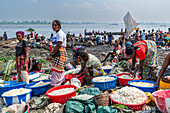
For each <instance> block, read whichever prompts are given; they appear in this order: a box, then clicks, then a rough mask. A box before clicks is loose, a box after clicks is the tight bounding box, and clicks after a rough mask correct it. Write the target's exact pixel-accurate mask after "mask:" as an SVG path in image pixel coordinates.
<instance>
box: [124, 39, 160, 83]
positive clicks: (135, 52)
mask: <svg viewBox="0 0 170 113" xmlns="http://www.w3.org/2000/svg"><path fill="white" fill-rule="evenodd" d="M126 54H127V55H128V56H130V57H131V58H132V67H131V72H130V74H131V75H133V76H134V75H136V72H137V71H138V70H139V69H140V72H141V75H142V77H143V79H145V80H146V79H151V72H152V71H153V69H154V68H155V67H157V65H158V63H157V62H158V60H157V47H156V44H155V42H154V41H151V40H142V41H138V42H137V43H135V44H133V45H132V46H128V47H127V48H126ZM136 58H139V59H140V64H139V65H138V66H137V68H136V69H135V70H134V71H132V70H133V69H134V66H135V63H136Z"/></svg>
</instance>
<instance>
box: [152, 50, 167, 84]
mask: <svg viewBox="0 0 170 113" xmlns="http://www.w3.org/2000/svg"><path fill="white" fill-rule="evenodd" d="M169 64H170V53H169V54H168V55H167V56H166V58H165V60H164V63H163V65H162V68H161V70H160V71H159V74H158V78H157V81H156V82H155V85H158V86H159V83H160V80H161V79H162V80H163V81H164V82H169V83H170V66H169Z"/></svg>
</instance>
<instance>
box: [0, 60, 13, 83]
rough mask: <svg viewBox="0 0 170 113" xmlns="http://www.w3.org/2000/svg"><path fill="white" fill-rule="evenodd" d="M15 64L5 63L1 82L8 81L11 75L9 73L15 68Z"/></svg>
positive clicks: (11, 61) (11, 62)
mask: <svg viewBox="0 0 170 113" xmlns="http://www.w3.org/2000/svg"><path fill="white" fill-rule="evenodd" d="M15 64H16V61H14V60H9V61H8V62H7V63H6V66H5V71H4V76H3V78H2V79H3V80H5V81H8V80H9V75H10V74H11V71H12V69H13V67H14V66H15Z"/></svg>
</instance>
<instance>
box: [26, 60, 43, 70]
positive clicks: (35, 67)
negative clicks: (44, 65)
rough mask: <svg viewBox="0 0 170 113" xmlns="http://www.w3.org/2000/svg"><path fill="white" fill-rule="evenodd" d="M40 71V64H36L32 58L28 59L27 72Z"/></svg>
mask: <svg viewBox="0 0 170 113" xmlns="http://www.w3.org/2000/svg"><path fill="white" fill-rule="evenodd" d="M40 70H41V62H38V61H37V60H36V59H34V58H29V63H28V72H33V71H40Z"/></svg>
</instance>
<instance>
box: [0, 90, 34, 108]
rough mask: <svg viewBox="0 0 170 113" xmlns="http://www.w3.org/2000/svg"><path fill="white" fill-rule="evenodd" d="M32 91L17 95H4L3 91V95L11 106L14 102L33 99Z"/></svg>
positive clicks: (19, 102) (18, 102) (6, 102)
mask: <svg viewBox="0 0 170 113" xmlns="http://www.w3.org/2000/svg"><path fill="white" fill-rule="evenodd" d="M31 91H32V89H31V90H30V92H28V93H24V94H21V95H16V96H3V94H4V93H5V92H4V93H3V94H2V95H1V96H2V97H3V100H4V102H5V104H6V105H8V106H10V105H12V104H21V102H25V103H26V102H28V101H29V100H30V99H31Z"/></svg>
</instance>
